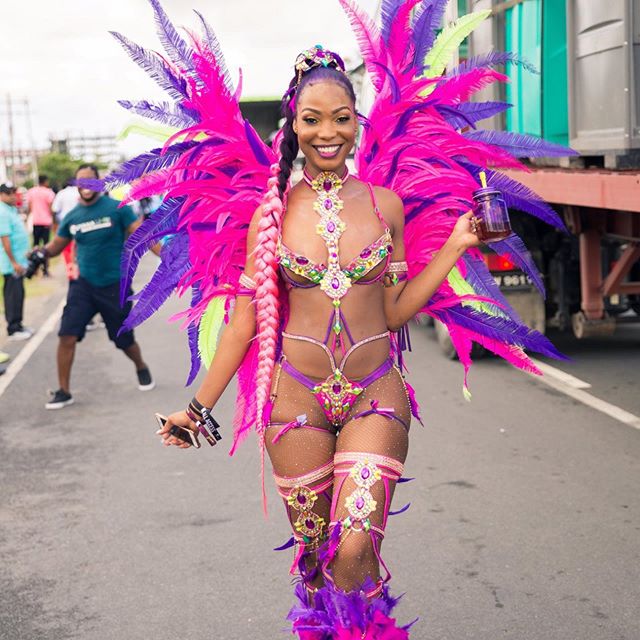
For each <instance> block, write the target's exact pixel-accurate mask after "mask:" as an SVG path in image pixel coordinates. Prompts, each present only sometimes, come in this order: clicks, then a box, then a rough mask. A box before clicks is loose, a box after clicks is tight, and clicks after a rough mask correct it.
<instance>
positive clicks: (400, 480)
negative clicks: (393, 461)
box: [397, 477, 415, 484]
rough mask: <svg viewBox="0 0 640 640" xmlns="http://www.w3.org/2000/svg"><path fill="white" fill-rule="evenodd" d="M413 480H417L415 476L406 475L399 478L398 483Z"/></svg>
mask: <svg viewBox="0 0 640 640" xmlns="http://www.w3.org/2000/svg"><path fill="white" fill-rule="evenodd" d="M412 480H415V478H405V477H402V478H400V479H399V480H398V482H397V484H401V483H403V482H411V481H412Z"/></svg>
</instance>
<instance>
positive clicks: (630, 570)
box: [0, 291, 640, 640]
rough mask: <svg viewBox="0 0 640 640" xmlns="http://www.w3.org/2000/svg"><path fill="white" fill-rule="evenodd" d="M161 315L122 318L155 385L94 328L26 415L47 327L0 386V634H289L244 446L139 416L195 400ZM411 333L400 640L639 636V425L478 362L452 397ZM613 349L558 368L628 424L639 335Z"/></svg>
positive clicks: (282, 587)
mask: <svg viewBox="0 0 640 640" xmlns="http://www.w3.org/2000/svg"><path fill="white" fill-rule="evenodd" d="M61 293H62V291H61V292H59V294H58V298H59V296H60V295H61ZM57 301H58V300H57V299H56V297H55V296H54V297H53V298H51V299H50V300H49V301H48V302H47V305H46V309H43V311H42V318H44V316H45V315H46V313H45V311H46V312H51V311H52V310H53V309H54V307H55V306H56V304H57ZM179 308H180V303H179V302H175V301H172V302H171V303H170V304H169V305H168V308H167V309H165V310H163V312H162V313H161V315H160V317H158V318H154V319H153V320H151V321H150V322H149V323H148V324H147V325H146V326H145V327H143V329H142V330H140V331H139V341H140V343H141V345H142V348H143V353H144V355H145V358H146V360H147V362H148V364H149V365H150V366H151V369H152V371H153V373H154V375H155V377H156V380H157V388H156V389H155V390H154V391H152V392H148V393H141V392H139V391H138V390H137V388H136V380H135V375H134V371H133V367H132V366H131V365H130V363H129V362H128V361H126V359H125V358H124V356H122V355H121V354H120V353H118V352H116V350H115V349H114V348H112V346H111V345H110V343H109V342H108V340H107V338H106V334H105V332H104V331H98V332H93V333H91V334H88V335H87V337H86V339H85V342H83V343H82V344H81V345H80V347H79V349H78V353H77V359H76V363H75V365H74V372H73V381H72V382H73V393H74V397H75V399H76V404H75V405H73V406H71V407H68V408H66V409H64V410H61V411H57V412H52V411H45V409H44V402H45V400H46V397H45V390H46V389H47V387H52V386H54V384H55V369H54V354H55V345H56V339H55V333H53V334H50V335H49V336H47V337H46V339H45V340H44V341H43V343H42V344H41V345H40V346H39V348H38V349H37V350H36V351H35V352H34V354H33V355H32V357H31V358H30V360H29V361H28V363H27V364H26V366H25V367H24V368H23V369H22V370H21V371H20V373H19V374H18V375H17V376H16V378H15V379H14V380H13V382H12V383H11V385H10V386H9V388H8V389H7V390H6V391H5V393H4V395H2V396H1V397H0V423H1V428H0V478H1V481H2V484H1V487H2V493H1V498H0V592H1V593H2V598H1V599H0V638H1V639H2V640H62V639H65V640H66V639H71V638H73V639H81V640H111V639H114V640H148V639H150V638H153V639H154V640H174V639H175V640H204V639H207V640H209V639H212V638H216V639H220V640H247V639H249V638H252V639H253V638H260V639H261V640H271V639H277V638H283V637H287V634H286V633H285V632H284V631H283V630H284V629H285V627H286V625H285V623H284V618H285V616H286V613H287V611H288V608H289V607H290V605H291V603H292V589H291V586H290V583H289V577H288V575H287V569H288V566H289V563H290V560H291V557H290V552H280V553H274V552H272V551H271V549H272V548H273V547H276V546H278V545H279V544H281V543H282V542H284V541H285V540H286V539H287V537H288V530H287V527H286V524H285V519H284V516H283V513H282V507H281V506H280V504H279V503H278V500H277V499H276V494H275V491H274V490H273V487H272V486H271V483H269V486H268V489H269V505H270V516H269V519H268V520H265V519H264V518H263V516H262V512H261V504H260V488H259V460H258V455H257V447H256V446H255V441H254V440H253V439H251V440H250V441H249V442H247V443H246V444H245V445H244V447H243V448H242V449H241V450H240V452H239V453H238V454H237V456H236V457H235V458H233V459H231V458H229V457H228V456H227V455H226V453H225V449H223V448H222V447H217V448H216V449H215V450H210V449H209V448H208V447H207V448H204V447H203V448H202V449H201V450H199V451H195V450H191V451H186V452H185V451H178V450H173V449H171V450H167V449H165V448H163V447H161V446H160V444H158V443H157V441H156V439H155V437H154V435H153V433H154V431H155V423H154V420H153V412H154V411H164V412H170V411H172V410H175V409H177V408H180V407H182V406H183V405H184V404H185V402H186V401H187V400H188V399H189V398H190V396H191V392H190V390H188V389H185V388H184V386H183V385H184V380H185V377H186V372H187V368H188V357H187V349H186V340H185V338H184V336H183V335H180V334H179V333H178V330H177V327H176V326H175V325H168V324H167V318H168V317H169V316H170V315H171V313H173V312H175V311H176V310H178V309H179ZM40 319H41V318H38V320H40ZM412 339H413V345H414V352H413V354H412V355H411V356H410V369H411V375H410V379H411V381H412V382H413V383H414V386H415V387H416V391H417V396H418V398H419V399H420V401H421V405H422V412H423V415H424V417H425V428H424V429H423V428H422V427H420V425H418V424H414V425H413V427H412V442H411V450H410V454H409V459H408V462H407V468H406V473H405V475H408V476H411V477H415V478H416V479H415V480H414V481H413V482H410V483H407V484H405V485H402V488H400V489H399V490H398V491H397V494H396V498H395V503H394V506H395V507H396V508H398V507H399V506H402V505H403V504H405V503H406V502H411V505H412V506H411V508H410V509H409V511H408V512H407V513H405V514H404V515H400V516H397V517H395V518H392V519H391V521H390V523H389V526H388V528H387V538H386V540H385V544H384V556H385V558H386V560H387V563H388V564H389V566H390V568H391V571H392V573H393V576H394V578H393V581H392V584H393V587H394V589H395V591H396V592H397V593H400V592H406V595H405V597H404V599H403V601H402V603H401V605H400V607H399V610H398V618H399V619H400V620H402V621H408V620H410V619H412V618H413V617H415V616H419V617H420V620H419V621H418V622H417V623H416V625H415V626H414V628H413V632H412V638H415V639H416V640H427V639H428V640H461V639H465V640H467V639H469V640H471V639H473V640H495V639H496V638H508V639H514V640H516V639H517V640H547V639H548V640H623V639H624V640H637V639H638V638H640V619H639V617H638V602H639V600H640V535H639V532H640V515H639V513H640V492H639V491H638V486H639V480H640V473H639V467H640V463H639V460H640V431H639V430H636V429H633V428H631V427H628V426H625V425H623V424H621V423H620V422H617V421H615V420H613V419H611V418H610V417H608V416H606V415H604V414H602V413H599V412H597V411H594V410H593V409H591V408H589V407H587V406H585V405H583V404H581V403H578V402H576V401H575V400H574V399H571V398H569V397H567V396H565V395H563V394H562V393H561V392H560V391H558V390H556V389H552V388H550V387H548V386H547V385H545V384H544V383H542V382H539V381H537V380H534V379H533V378H531V377H529V376H527V375H524V374H520V373H518V372H514V371H513V370H512V369H510V368H509V367H507V366H506V365H504V364H502V363H501V362H498V361H496V360H493V359H487V360H482V361H479V362H478V363H476V365H474V368H473V370H472V374H471V379H470V382H471V390H472V392H473V400H472V402H471V403H467V402H465V401H464V400H463V399H462V394H461V392H460V389H461V384H462V372H461V368H460V366H459V364H458V363H455V362H450V361H447V360H445V359H443V358H442V357H441V356H440V354H439V352H438V348H437V344H436V342H435V340H434V339H433V336H432V334H431V330H429V329H424V328H419V327H416V328H415V329H414V330H413V331H412ZM615 344H616V348H615V349H614V348H607V347H606V345H605V346H604V347H601V346H598V347H597V348H596V347H593V348H592V347H589V348H586V349H585V351H584V352H583V351H581V350H580V348H578V346H575V351H574V352H572V355H573V357H574V365H572V366H575V367H577V368H578V369H575V370H572V372H573V373H574V375H577V376H578V377H580V378H582V379H587V380H588V381H589V382H591V383H592V384H593V388H592V390H591V392H593V393H594V394H596V395H597V394H602V397H603V398H604V399H607V400H608V401H609V402H616V403H619V404H621V405H622V406H623V407H624V408H626V409H627V410H628V411H633V412H635V413H636V414H637V415H640V404H639V402H640V381H639V380H638V374H637V369H638V368H637V364H636V366H635V370H634V365H633V363H634V362H635V363H637V362H638V356H639V355H640V349H639V340H638V333H637V332H634V331H631V330H629V331H628V332H627V334H625V335H623V336H618V337H617V338H615ZM570 346H571V345H570ZM571 348H572V349H574V346H571ZM584 354H586V355H584ZM563 366H564V365H563ZM1 380H2V378H1V377H0V381H1ZM607 385H608V386H607ZM614 387H615V389H614ZM232 396H233V394H232V391H231V392H230V393H228V394H227V395H226V396H225V399H224V402H222V403H221V405H220V406H219V408H217V410H216V415H217V416H218V417H219V421H220V422H221V423H222V424H223V425H228V424H230V418H231V413H232ZM225 442H226V443H227V444H228V443H229V438H228V437H226V438H225V439H224V440H223V444H224V443H225Z"/></svg>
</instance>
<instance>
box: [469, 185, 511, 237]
mask: <svg viewBox="0 0 640 640" xmlns="http://www.w3.org/2000/svg"><path fill="white" fill-rule="evenodd" d="M473 200H474V203H475V204H474V207H473V215H474V216H475V217H476V218H477V220H478V221H477V225H476V228H477V231H476V233H477V235H478V239H479V240H481V241H482V242H496V241H498V240H504V239H505V238H506V237H508V236H510V235H511V223H510V222H509V210H508V209H507V205H506V204H505V201H504V200H503V199H502V194H501V193H500V191H498V190H497V189H494V188H493V187H483V188H482V189H478V190H477V191H474V192H473Z"/></svg>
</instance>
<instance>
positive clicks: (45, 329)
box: [0, 299, 66, 396]
mask: <svg viewBox="0 0 640 640" xmlns="http://www.w3.org/2000/svg"><path fill="white" fill-rule="evenodd" d="M65 303H66V299H65V300H62V302H60V304H59V305H58V306H57V308H56V310H55V311H54V312H53V313H52V314H51V315H50V316H49V317H48V318H47V319H46V320H45V322H44V324H43V325H42V326H41V327H40V328H39V329H38V330H37V331H36V333H35V334H34V335H33V337H32V338H31V339H30V340H29V341H28V342H27V343H26V344H25V345H24V347H22V351H20V353H19V354H18V355H17V356H16V358H15V360H12V361H11V364H10V365H9V366H8V367H7V369H6V371H5V372H4V375H3V376H0V396H2V394H3V393H4V392H5V391H6V390H7V388H8V387H9V385H10V384H11V383H12V382H13V379H14V378H15V377H16V376H17V375H18V374H19V373H20V371H21V370H22V367H24V365H25V364H27V362H29V358H31V356H32V355H33V354H34V353H35V351H36V349H37V348H38V347H39V346H40V345H41V344H42V342H43V341H44V339H45V338H46V337H47V336H48V335H49V334H50V333H51V332H52V331H53V329H54V328H55V326H56V323H57V322H58V319H59V318H60V316H61V315H62V309H64V305H65Z"/></svg>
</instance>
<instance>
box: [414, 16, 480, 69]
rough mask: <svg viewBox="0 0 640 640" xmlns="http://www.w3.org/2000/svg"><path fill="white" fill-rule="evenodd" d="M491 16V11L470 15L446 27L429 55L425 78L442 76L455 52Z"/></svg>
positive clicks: (425, 60)
mask: <svg viewBox="0 0 640 640" xmlns="http://www.w3.org/2000/svg"><path fill="white" fill-rule="evenodd" d="M490 15H491V10H490V9H488V10H486V11H477V12H475V13H468V14H467V15H465V16H462V17H460V18H458V20H456V21H455V22H454V23H452V24H450V25H448V26H446V27H445V28H444V29H443V30H442V31H441V32H440V34H439V35H438V37H437V38H436V41H435V42H434V43H433V47H431V50H430V51H429V53H427V55H426V57H425V59H424V64H425V65H426V66H427V69H425V72H424V77H425V78H437V77H439V76H440V75H442V72H443V71H444V70H445V68H446V66H447V63H448V62H449V61H450V60H451V56H453V53H454V51H455V50H456V49H457V48H458V47H459V46H460V45H461V44H462V41H463V40H464V39H465V38H466V37H467V36H468V35H469V34H470V33H471V32H472V31H473V30H474V29H475V28H476V27H477V26H478V25H479V24H480V23H481V22H482V21H483V20H485V19H486V18H488V17H489V16H490Z"/></svg>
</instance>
